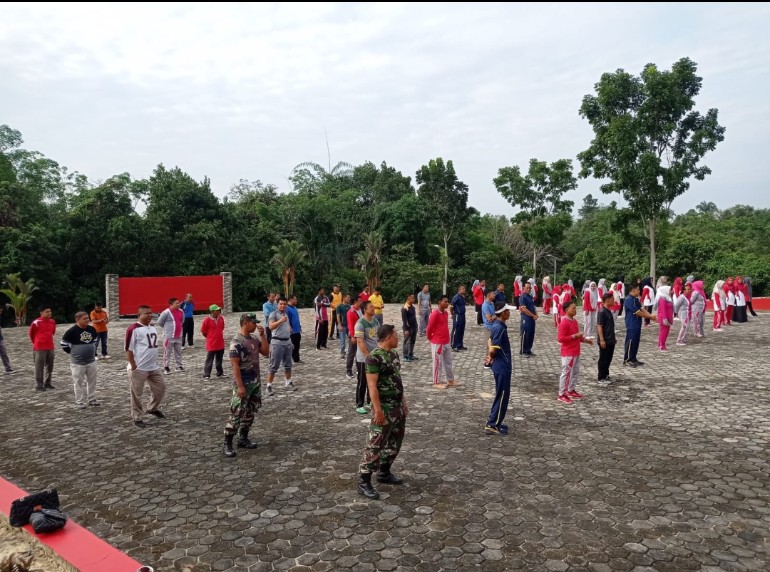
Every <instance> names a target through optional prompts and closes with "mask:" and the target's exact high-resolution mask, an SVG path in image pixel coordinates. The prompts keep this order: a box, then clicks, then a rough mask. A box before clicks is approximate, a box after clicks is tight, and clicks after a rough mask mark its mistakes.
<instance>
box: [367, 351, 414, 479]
mask: <svg viewBox="0 0 770 572" xmlns="http://www.w3.org/2000/svg"><path fill="white" fill-rule="evenodd" d="M400 369H401V363H400V362H399V359H398V353H397V352H396V351H395V350H391V351H388V350H384V349H382V348H380V347H378V348H377V349H375V350H372V352H371V353H370V354H369V357H368V358H366V373H376V374H378V377H377V392H378V393H379V394H380V405H381V406H382V411H383V413H384V414H385V419H386V420H387V425H384V426H382V427H381V426H379V425H375V424H374V423H373V422H372V423H371V424H370V425H369V441H368V443H367V445H366V450H365V451H364V462H363V463H361V466H360V469H359V472H360V473H361V474H371V473H373V472H374V471H375V470H377V469H379V468H380V465H387V466H390V465H391V464H392V463H393V461H395V460H396V457H397V456H398V452H399V450H400V449H401V443H402V442H403V440H404V430H405V428H406V415H405V414H404V410H403V407H402V403H403V398H404V385H403V383H402V381H401V372H400Z"/></svg>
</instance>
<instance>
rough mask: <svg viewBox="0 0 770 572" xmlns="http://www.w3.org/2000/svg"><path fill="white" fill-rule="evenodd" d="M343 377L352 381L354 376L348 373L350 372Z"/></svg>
mask: <svg viewBox="0 0 770 572" xmlns="http://www.w3.org/2000/svg"><path fill="white" fill-rule="evenodd" d="M345 377H347V378H348V379H354V378H355V376H354V375H353V374H352V373H350V372H348V373H346V374H345Z"/></svg>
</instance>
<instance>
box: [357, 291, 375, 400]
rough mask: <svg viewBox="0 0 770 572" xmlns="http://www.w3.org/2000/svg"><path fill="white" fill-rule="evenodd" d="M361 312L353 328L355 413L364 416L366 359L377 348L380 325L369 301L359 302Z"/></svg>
mask: <svg viewBox="0 0 770 572" xmlns="http://www.w3.org/2000/svg"><path fill="white" fill-rule="evenodd" d="M361 311H362V312H363V315H362V316H361V317H360V318H358V321H357V322H356V327H355V333H356V344H357V349H356V367H357V368H358V379H357V383H356V412H357V413H360V414H361V415H366V413H367V411H368V410H367V408H366V407H364V398H365V397H367V398H368V396H367V395H366V394H367V387H368V386H367V383H366V358H368V357H369V352H371V351H372V350H373V349H375V348H376V347H377V329H378V328H379V327H380V325H379V324H378V323H377V322H376V321H375V320H374V305H373V304H372V303H371V302H369V300H367V301H366V302H361ZM367 401H368V399H367Z"/></svg>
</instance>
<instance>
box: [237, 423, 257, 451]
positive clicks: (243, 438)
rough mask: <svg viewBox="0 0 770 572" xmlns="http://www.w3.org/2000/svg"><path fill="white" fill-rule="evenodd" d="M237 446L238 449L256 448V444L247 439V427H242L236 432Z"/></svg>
mask: <svg viewBox="0 0 770 572" xmlns="http://www.w3.org/2000/svg"><path fill="white" fill-rule="evenodd" d="M238 448H239V449H256V448H257V444H256V443H254V442H253V441H251V440H249V429H248V427H242V428H241V429H240V431H239V433H238Z"/></svg>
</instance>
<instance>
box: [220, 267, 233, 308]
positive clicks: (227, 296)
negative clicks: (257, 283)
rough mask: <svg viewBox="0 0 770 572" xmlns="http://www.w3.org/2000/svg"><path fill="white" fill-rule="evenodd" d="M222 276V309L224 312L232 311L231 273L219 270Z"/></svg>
mask: <svg viewBox="0 0 770 572" xmlns="http://www.w3.org/2000/svg"><path fill="white" fill-rule="evenodd" d="M219 275H220V276H222V291H223V292H222V299H223V302H222V306H223V307H222V310H223V313H225V314H232V313H233V273H232V272H220V273H219Z"/></svg>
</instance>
